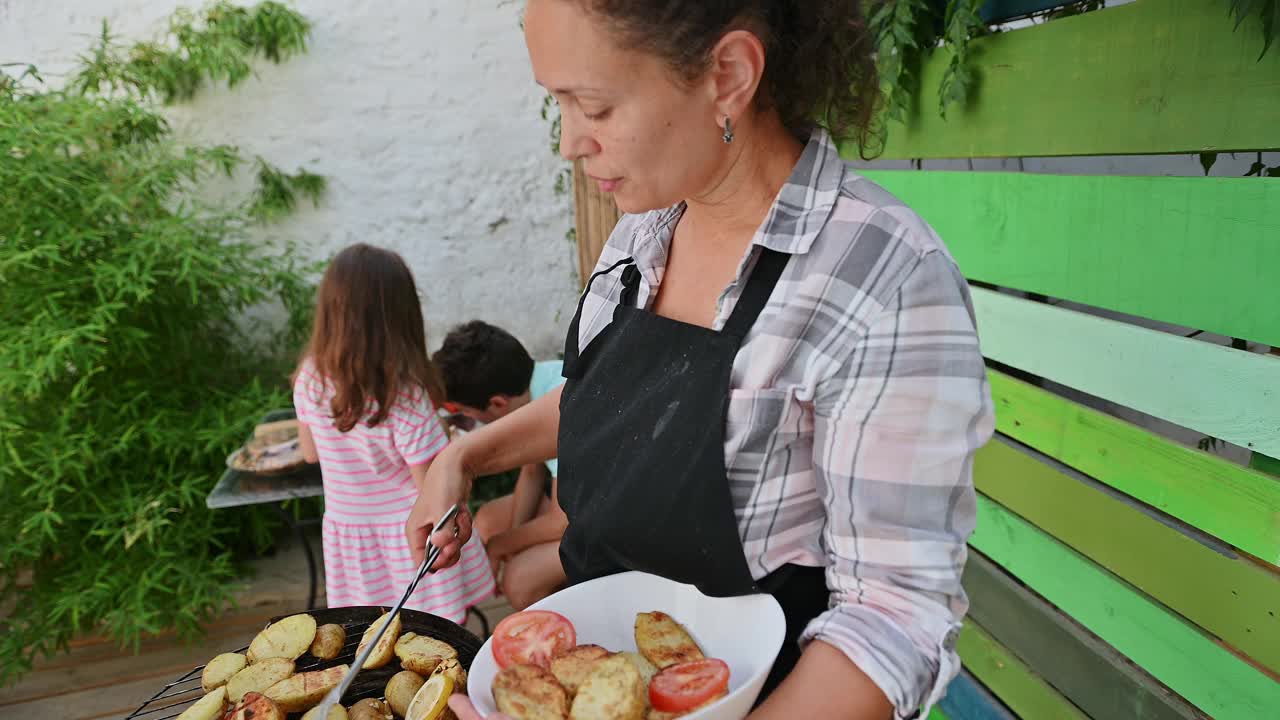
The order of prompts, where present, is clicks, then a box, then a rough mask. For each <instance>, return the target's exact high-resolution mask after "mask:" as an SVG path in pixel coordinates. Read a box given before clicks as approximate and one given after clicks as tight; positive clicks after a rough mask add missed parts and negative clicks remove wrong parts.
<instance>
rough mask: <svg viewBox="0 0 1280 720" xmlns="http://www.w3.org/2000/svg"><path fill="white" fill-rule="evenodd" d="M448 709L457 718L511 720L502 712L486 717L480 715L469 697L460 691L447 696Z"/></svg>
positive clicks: (459, 719) (463, 719)
mask: <svg viewBox="0 0 1280 720" xmlns="http://www.w3.org/2000/svg"><path fill="white" fill-rule="evenodd" d="M449 709H450V710H452V711H453V713H454V714H455V715H457V716H458V720H512V719H511V718H510V717H508V716H507V715H503V714H502V713H494V714H492V715H490V716H488V717H485V716H483V715H481V714H480V711H479V710H476V706H475V705H472V704H471V699H470V698H468V697H467V696H466V695H463V694H462V693H456V694H454V695H453V696H452V697H450V698H449Z"/></svg>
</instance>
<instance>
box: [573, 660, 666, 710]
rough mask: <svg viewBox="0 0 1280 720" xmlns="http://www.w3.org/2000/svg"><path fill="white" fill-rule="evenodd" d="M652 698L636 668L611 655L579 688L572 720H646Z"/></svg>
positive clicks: (602, 661) (595, 667)
mask: <svg viewBox="0 0 1280 720" xmlns="http://www.w3.org/2000/svg"><path fill="white" fill-rule="evenodd" d="M648 696H649V693H648V687H647V686H646V685H645V684H644V679H643V678H642V677H640V671H639V670H637V669H636V666H635V664H634V663H632V662H631V661H630V660H628V659H626V658H625V657H622V656H621V655H610V656H609V657H607V658H603V659H601V660H598V661H597V662H596V663H595V666H594V667H593V668H592V670H591V674H589V675H588V676H587V679H586V680H584V681H583V683H582V685H581V686H580V687H579V688H578V694H577V695H576V696H575V697H574V699H573V707H572V708H570V710H569V720H644V713H645V710H646V709H647V707H646V706H647V705H648Z"/></svg>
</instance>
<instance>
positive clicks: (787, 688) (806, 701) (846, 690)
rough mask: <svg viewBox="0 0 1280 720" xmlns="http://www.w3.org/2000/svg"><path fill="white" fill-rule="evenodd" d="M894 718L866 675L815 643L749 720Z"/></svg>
mask: <svg viewBox="0 0 1280 720" xmlns="http://www.w3.org/2000/svg"><path fill="white" fill-rule="evenodd" d="M832 688H839V690H838V691H836V692H833V691H832ZM892 716H893V705H892V704H890V702H889V699H888V698H887V697H885V694H884V692H883V691H881V690H880V688H879V687H877V686H876V684H875V683H873V682H872V681H871V678H869V677H867V674H866V673H864V672H862V670H860V669H858V666H857V665H854V664H853V662H852V661H851V660H849V658H848V657H847V656H845V654H844V653H842V652H840V651H839V650H837V649H836V648H835V647H833V646H831V645H828V644H827V643H825V642H823V641H821V640H814V641H813V642H811V643H809V645H808V646H807V647H806V648H805V650H804V652H803V653H802V654H801V655H800V662H798V663H796V667H795V669H794V670H792V671H791V674H790V675H788V676H787V679H786V680H783V681H782V684H780V685H779V686H778V689H777V690H774V691H773V694H771V695H770V696H769V699H768V700H766V701H765V702H764V703H762V704H761V705H760V707H759V708H757V709H756V711H755V712H753V713H751V715H750V720H775V719H776V720H783V719H784V718H797V717H814V718H829V720H890V718H891V717H892Z"/></svg>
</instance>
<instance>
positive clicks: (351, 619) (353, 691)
mask: <svg viewBox="0 0 1280 720" xmlns="http://www.w3.org/2000/svg"><path fill="white" fill-rule="evenodd" d="M387 610H390V608H382V607H345V608H328V609H318V610H311V611H309V612H308V613H307V614H308V615H310V616H311V617H313V618H315V619H316V624H317V625H328V624H330V623H332V624H334V625H341V626H342V628H343V629H344V630H346V632H347V642H346V645H344V646H343V648H342V653H341V654H340V655H338V657H336V658H334V659H333V660H320V659H319V658H315V657H312V656H311V655H310V654H306V655H303V656H302V657H300V658H298V661H297V672H307V671H309V670H323V669H325V668H328V667H333V666H335V665H341V664H343V663H348V664H350V663H351V662H352V661H353V660H354V659H355V656H356V647H357V646H358V645H359V644H360V637H361V636H362V635H363V634H364V631H365V630H367V629H368V628H369V625H371V624H372V623H373V621H374V620H377V619H378V617H379V616H381V615H382V613H384V612H386V611H387ZM284 617H286V616H283V615H282V616H280V617H275V618H272V619H271V622H276V621H277V620H280V619H282V618H284ZM400 622H401V625H402V626H403V630H402V631H401V632H415V633H417V634H419V635H426V636H428V637H433V638H436V639H437V640H443V641H444V642H447V643H449V644H450V645H452V646H453V648H454V649H455V650H457V651H458V662H459V663H460V664H461V665H462V667H463V668H464V669H466V670H468V671H469V670H470V669H471V661H472V660H473V659H475V656H476V653H477V652H479V651H480V646H481V644H482V643H481V641H480V638H478V637H476V636H475V635H474V634H472V633H471V632H470V631H468V630H466V629H465V628H463V627H461V626H459V625H458V624H457V623H454V622H450V621H448V620H445V619H444V618H442V617H438V616H436V615H431V614H428V613H424V612H419V611H417V610H401V611H400ZM248 649H249V647H248V646H247V645H246V646H245V647H242V648H240V649H239V650H237V651H235V652H241V653H243V652H245V651H246V650H248ZM401 670H402V668H401V667H400V660H399V659H398V658H397V659H393V660H392V661H391V662H390V663H388V664H387V665H386V666H384V667H380V668H377V669H375V670H361V671H360V674H359V675H357V676H356V679H355V682H354V683H353V684H352V685H351V688H350V689H349V690H348V691H347V693H346V695H343V696H342V704H343V705H346V706H348V707H349V706H351V705H352V704H354V703H356V702H357V701H359V700H363V699H364V698H370V697H372V698H381V697H382V695H383V690H384V688H386V686H387V681H389V680H390V679H391V676H393V675H395V674H396V673H398V672H400V671H401ZM203 671H204V665H200V666H199V667H196V668H192V669H191V670H190V671H189V672H187V673H186V674H184V675H182V676H181V677H179V678H178V679H176V680H174V681H172V682H170V683H169V684H167V685H165V686H164V687H162V688H160V689H159V690H158V691H157V692H156V694H155V695H153V696H152V697H151V699H150V700H147V701H146V702H144V703H143V704H142V705H141V706H139V707H138V709H137V710H134V711H133V713H132V714H130V715H129V716H128V717H127V718H126V719H125V720H135V718H136V719H137V720H171V719H172V718H176V717H177V716H178V715H180V714H182V711H183V710H186V709H187V708H188V707H190V706H191V705H192V703H194V702H195V701H196V700H199V699H200V698H201V697H203V695H204V691H203V690H202V689H201V687H200V674H201V673H202V672H203ZM301 715H302V714H301V713H298V714H296V715H291V716H290V717H301Z"/></svg>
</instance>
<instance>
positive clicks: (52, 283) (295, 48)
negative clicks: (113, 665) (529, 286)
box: [0, 2, 324, 683]
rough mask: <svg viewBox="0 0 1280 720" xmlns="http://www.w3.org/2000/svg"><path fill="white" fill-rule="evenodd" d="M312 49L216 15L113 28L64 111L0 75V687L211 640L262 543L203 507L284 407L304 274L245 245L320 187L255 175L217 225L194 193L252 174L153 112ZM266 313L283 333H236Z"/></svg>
mask: <svg viewBox="0 0 1280 720" xmlns="http://www.w3.org/2000/svg"><path fill="white" fill-rule="evenodd" d="M307 32H308V24H307V21H306V20H305V19H304V18H302V17H301V16H299V15H298V14H296V13H294V12H293V11H291V10H289V9H287V8H286V7H284V6H283V5H280V4H278V3H274V2H266V3H262V4H260V5H257V6H255V7H252V8H240V7H236V6H233V5H231V4H229V3H226V2H219V3H216V4H213V5H210V6H207V7H206V8H205V9H204V10H202V11H201V12H199V13H195V12H186V11H184V12H180V13H178V14H177V15H175V16H174V18H173V20H172V22H171V24H170V26H169V28H168V34H167V36H166V37H165V38H164V39H162V40H161V41H158V42H154V43H139V44H135V45H132V46H123V45H120V44H117V43H116V41H115V40H114V39H113V38H112V36H111V33H110V30H109V28H107V27H106V26H105V25H104V27H103V31H102V34H101V36H100V37H99V38H98V40H97V42H96V44H95V45H94V47H93V48H91V50H90V51H89V52H88V53H86V54H85V55H83V56H82V57H81V62H80V68H79V71H78V72H77V73H76V74H75V75H74V77H73V78H72V79H71V81H70V82H69V83H68V84H67V86H66V87H65V88H63V89H52V88H49V87H47V86H46V85H44V84H43V83H42V82H41V81H40V78H39V75H38V73H37V72H36V71H35V69H34V68H26V69H22V70H20V71H12V72H8V73H0V187H3V188H4V192H2V193H0V308H3V312H0V457H2V458H3V459H2V460H0V608H3V609H5V610H6V611H7V614H2V613H0V683H8V682H12V681H13V680H15V679H16V678H17V677H18V676H20V675H21V674H22V673H23V672H25V671H27V670H29V669H30V666H31V662H32V661H33V660H34V659H35V658H36V657H37V656H40V655H50V654H53V653H56V652H58V651H59V650H60V649H62V648H65V647H66V644H67V642H68V640H69V639H70V638H71V637H72V636H73V635H75V634H76V633H81V632H89V631H93V632H106V633H108V634H109V635H110V636H111V637H113V638H115V639H117V640H119V641H120V642H122V643H125V644H133V645H134V646H136V644H137V643H138V641H139V640H140V638H141V637H142V636H143V635H145V634H147V633H152V632H157V631H161V630H164V629H167V628H175V627H176V628H177V630H178V631H179V632H180V633H182V634H184V635H188V636H190V635H192V634H195V633H197V632H198V631H199V628H200V626H201V623H203V622H204V621H206V620H208V619H209V618H211V617H212V616H213V615H214V614H215V613H216V612H217V611H219V610H220V609H221V608H223V607H224V606H225V604H226V603H227V601H228V598H229V590H230V582H231V581H232V580H233V579H234V578H235V577H236V574H237V571H236V568H235V566H234V563H235V560H236V558H237V557H243V556H244V555H245V554H246V553H248V552H253V551H260V550H262V549H264V548H265V547H266V545H267V543H269V541H270V532H269V531H270V529H271V528H270V526H269V524H268V521H267V520H266V518H264V517H263V516H261V515H260V514H259V513H256V512H232V511H222V512H217V513H214V512H210V511H208V510H207V509H205V507H204V497H205V495H206V494H207V493H208V491H209V490H210V488H211V486H212V482H213V480H214V479H215V478H216V477H217V475H218V474H219V473H220V472H221V469H222V468H223V467H224V464H223V462H224V458H225V457H226V455H227V453H229V452H230V451H231V449H233V448H234V447H235V446H236V445H237V444H238V443H239V442H240V441H241V440H242V439H243V437H244V436H245V434H246V433H247V432H248V430H249V429H250V427H251V425H252V423H253V421H254V419H255V418H256V417H258V416H259V415H260V414H261V412H262V411H263V409H265V408H269V407H273V406H280V405H287V404H288V402H289V396H288V388H287V383H286V373H287V370H288V365H289V362H290V361H291V360H292V358H293V357H294V353H295V352H296V349H297V347H298V344H299V342H300V339H301V337H302V334H303V333H304V332H305V328H306V325H307V322H308V320H307V312H308V311H307V308H308V306H309V303H310V299H311V295H312V288H311V287H310V286H309V285H308V282H307V281H306V279H305V278H306V277H308V276H309V274H310V273H311V271H312V270H313V268H310V267H307V266H305V265H304V264H303V263H302V261H301V259H300V258H299V256H298V255H297V254H296V252H295V251H294V249H293V248H292V246H291V245H287V244H286V245H285V247H284V249H279V248H278V247H277V245H278V243H272V244H268V243H267V242H266V241H265V240H263V239H261V233H260V232H254V230H255V228H256V227H257V226H259V225H260V224H261V223H263V222H266V221H268V220H272V219H275V218H278V217H281V216H283V215H285V214H287V213H288V211H290V210H292V209H293V208H294V207H295V206H296V205H297V204H298V202H299V200H300V199H307V200H312V201H318V200H319V198H320V196H321V195H322V193H323V191H324V180H323V178H322V177H320V176H318V175H314V174H311V173H308V172H299V173H293V174H291V173H286V172H283V171H281V170H279V169H277V168H273V167H271V166H270V165H269V164H267V163H266V162H265V161H262V160H260V159H259V160H257V161H256V162H257V174H258V178H259V181H260V182H259V187H258V189H257V190H256V191H255V192H254V193H252V194H251V195H250V196H249V197H247V198H244V199H243V201H242V202H239V203H231V204H224V205H211V204H209V203H207V202H204V201H203V200H202V195H201V193H200V189H201V184H202V182H203V181H205V180H206V179H208V178H210V177H211V176H217V175H228V174H231V173H233V172H234V171H235V169H236V168H237V167H239V166H240V165H241V164H242V163H243V161H244V160H243V158H241V156H240V154H239V153H238V152H237V151H236V149H235V148H232V147H227V146H207V147H202V146H189V145H183V144H180V143H178V142H176V141H175V140H174V139H173V138H172V137H171V134H170V128H169V124H168V123H167V122H166V121H165V118H164V116H163V115H162V114H161V113H160V112H159V110H160V105H161V103H164V102H175V101H179V100H183V99H187V98H190V97H192V95H193V94H194V93H196V92H197V91H199V89H200V88H201V87H203V86H204V85H206V84H210V83H224V84H228V85H235V84H237V83H239V82H242V81H243V80H245V79H246V78H248V77H249V76H251V74H252V62H253V61H254V60H255V59H256V58H265V59H267V60H270V61H274V62H281V61H283V60H285V59H287V58H289V57H291V56H293V55H296V54H297V53H299V52H302V51H303V50H304V49H305V38H306V35H307ZM0 70H2V69H0ZM10 70H13V68H10ZM264 304H265V305H268V306H270V305H277V306H279V305H282V306H283V308H284V309H285V312H284V313H283V316H284V317H286V318H287V319H286V320H285V321H283V322H276V323H267V322H265V321H264V322H259V323H256V324H255V323H250V322H249V321H247V320H245V318H246V311H248V310H251V309H255V308H258V307H261V306H263V305H264ZM251 314H253V315H267V316H270V315H272V313H251ZM275 315H277V316H279V315H281V313H278V312H277V313H275Z"/></svg>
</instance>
